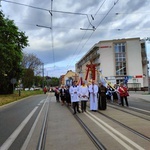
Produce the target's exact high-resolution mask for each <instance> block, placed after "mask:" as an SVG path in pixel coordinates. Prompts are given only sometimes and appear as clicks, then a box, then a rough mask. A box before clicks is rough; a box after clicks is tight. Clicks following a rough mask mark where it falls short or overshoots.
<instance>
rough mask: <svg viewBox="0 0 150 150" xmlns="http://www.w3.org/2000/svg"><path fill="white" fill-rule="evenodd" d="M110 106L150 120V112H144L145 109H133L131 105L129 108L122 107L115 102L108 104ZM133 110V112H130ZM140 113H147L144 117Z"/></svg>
mask: <svg viewBox="0 0 150 150" xmlns="http://www.w3.org/2000/svg"><path fill="white" fill-rule="evenodd" d="M108 106H109V107H111V108H113V109H116V110H119V111H122V112H125V113H128V114H130V115H133V116H136V117H139V118H141V119H145V120H147V121H150V117H149V116H150V112H148V111H147V112H144V111H141V110H138V109H133V108H130V107H127V108H122V107H120V106H118V105H115V104H108ZM129 110H130V111H132V112H129ZM136 112H137V113H139V114H135V113H136ZM140 115H145V116H144V117H143V116H140Z"/></svg>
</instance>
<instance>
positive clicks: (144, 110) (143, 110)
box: [129, 106, 150, 113]
mask: <svg viewBox="0 0 150 150" xmlns="http://www.w3.org/2000/svg"><path fill="white" fill-rule="evenodd" d="M129 108H132V109H137V110H140V111H143V112H147V113H150V111H148V110H144V109H140V108H136V107H131V106H130V107H129Z"/></svg>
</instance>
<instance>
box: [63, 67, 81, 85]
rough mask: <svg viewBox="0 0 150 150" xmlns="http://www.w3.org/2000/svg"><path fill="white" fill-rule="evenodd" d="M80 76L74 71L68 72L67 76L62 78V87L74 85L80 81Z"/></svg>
mask: <svg viewBox="0 0 150 150" xmlns="http://www.w3.org/2000/svg"><path fill="white" fill-rule="evenodd" d="M78 80H79V76H78V75H77V74H76V73H75V72H73V71H72V70H68V71H67V73H66V74H65V75H62V76H61V78H60V85H69V86H70V85H72V83H73V81H78Z"/></svg>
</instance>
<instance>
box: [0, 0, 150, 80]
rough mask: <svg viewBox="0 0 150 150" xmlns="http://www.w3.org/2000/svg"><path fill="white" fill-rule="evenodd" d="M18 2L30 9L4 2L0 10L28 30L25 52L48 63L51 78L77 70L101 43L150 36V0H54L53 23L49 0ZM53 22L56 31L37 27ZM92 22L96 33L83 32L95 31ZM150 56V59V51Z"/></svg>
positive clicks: (149, 52) (20, 26)
mask: <svg viewBox="0 0 150 150" xmlns="http://www.w3.org/2000/svg"><path fill="white" fill-rule="evenodd" d="M12 2H14V1H12ZM15 2H16V3H21V4H25V5H28V6H30V7H27V6H22V5H18V4H14V3H10V2H6V1H3V0H2V2H1V5H2V7H1V9H2V11H3V13H4V14H5V16H6V17H9V18H10V19H12V20H14V22H15V23H16V25H17V26H18V27H19V29H20V30H22V31H25V34H26V35H27V36H28V37H29V44H30V46H29V47H27V48H25V49H24V51H26V52H28V53H34V54H35V55H37V57H38V58H39V59H40V60H41V61H43V62H44V63H45V70H47V69H48V68H51V71H49V70H48V74H49V75H52V74H53V76H55V75H56V76H58V77H59V76H60V75H62V74H64V73H66V71H67V69H71V68H72V70H74V66H75V63H76V62H77V61H78V60H79V59H80V58H81V57H82V56H83V54H85V53H86V52H87V51H88V50H89V49H90V48H91V47H92V46H93V45H94V44H95V43H97V42H99V41H100V40H111V39H119V38H134V37H140V38H144V37H149V31H150V28H149V26H150V16H149V13H150V12H149V8H150V3H149V0H144V1H141V0H136V1H131V0H126V1H125V0H119V1H118V3H116V5H114V2H117V0H101V1H99V0H92V1H91V0H86V1H81V0H75V1H74V0H69V1H68V0H63V1H60V0H55V1H53V7H52V8H53V11H54V12H53V16H52V20H51V14H50V13H49V12H48V10H51V1H50V0H44V1H41V0H26V1H20V0H15ZM113 5H114V7H113V9H111V8H112V6H113ZM31 6H34V7H38V8H40V9H35V8H32V7H31ZM41 9H45V10H41ZM110 10H111V11H110ZM56 11H60V12H56ZM109 11H110V12H109ZM61 12H74V13H82V14H87V15H78V14H70V13H61ZM108 12H109V14H108V15H107V16H106V14H107V13H108ZM91 15H92V16H93V17H94V20H92V18H91ZM87 16H88V18H87ZM51 21H52V29H53V30H50V29H48V28H39V27H37V26H36V25H42V26H47V27H51ZM89 21H90V22H91V24H92V25H93V26H95V27H96V31H95V32H94V33H93V34H92V32H93V31H89V30H87V31H86V30H80V28H84V29H86V28H88V27H89V28H92V25H89ZM118 29H120V30H118ZM91 34H92V36H91ZM52 41H53V43H52ZM148 56H149V57H150V50H149V51H148Z"/></svg>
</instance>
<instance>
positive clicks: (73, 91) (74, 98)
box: [69, 81, 80, 114]
mask: <svg viewBox="0 0 150 150" xmlns="http://www.w3.org/2000/svg"><path fill="white" fill-rule="evenodd" d="M69 92H70V95H71V102H72V105H73V110H74V113H73V114H76V112H78V113H80V110H79V87H78V85H77V81H74V82H73V85H72V86H71V87H70V89H69Z"/></svg>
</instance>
